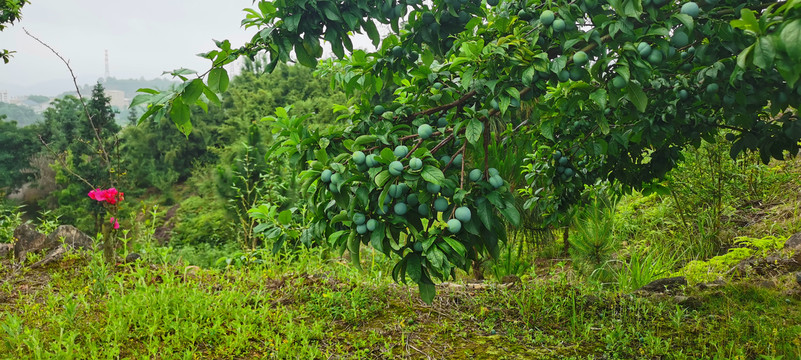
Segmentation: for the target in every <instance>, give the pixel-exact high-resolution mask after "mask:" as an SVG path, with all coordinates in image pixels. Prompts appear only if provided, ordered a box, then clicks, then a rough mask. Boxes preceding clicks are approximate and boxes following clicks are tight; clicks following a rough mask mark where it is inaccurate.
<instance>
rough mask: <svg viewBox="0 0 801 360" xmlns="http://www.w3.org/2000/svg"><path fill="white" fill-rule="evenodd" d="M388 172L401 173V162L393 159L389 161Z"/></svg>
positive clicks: (393, 174)
mask: <svg viewBox="0 0 801 360" xmlns="http://www.w3.org/2000/svg"><path fill="white" fill-rule="evenodd" d="M389 173H390V175H392V176H399V175H400V174H402V173H403V163H401V162H400V161H397V160H396V161H393V162H391V163H389Z"/></svg>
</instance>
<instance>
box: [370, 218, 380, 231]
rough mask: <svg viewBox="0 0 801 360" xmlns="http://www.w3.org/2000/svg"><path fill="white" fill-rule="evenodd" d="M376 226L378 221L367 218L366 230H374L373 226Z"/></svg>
mask: <svg viewBox="0 0 801 360" xmlns="http://www.w3.org/2000/svg"><path fill="white" fill-rule="evenodd" d="M376 226H378V221H376V220H375V219H370V220H367V230H368V231H375V227H376Z"/></svg>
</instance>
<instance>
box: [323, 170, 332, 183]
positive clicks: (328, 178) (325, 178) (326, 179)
mask: <svg viewBox="0 0 801 360" xmlns="http://www.w3.org/2000/svg"><path fill="white" fill-rule="evenodd" d="M333 174H334V172H333V171H331V170H328V169H325V170H323V172H322V174H320V180H322V182H324V183H328V182H330V181H331V175H333Z"/></svg>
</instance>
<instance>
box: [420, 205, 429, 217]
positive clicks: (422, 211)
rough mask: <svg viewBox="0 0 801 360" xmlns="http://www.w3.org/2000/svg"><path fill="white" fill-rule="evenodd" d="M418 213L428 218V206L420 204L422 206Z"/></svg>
mask: <svg viewBox="0 0 801 360" xmlns="http://www.w3.org/2000/svg"><path fill="white" fill-rule="evenodd" d="M417 213H418V214H420V216H428V214H429V211H428V205H426V204H420V206H418V207H417Z"/></svg>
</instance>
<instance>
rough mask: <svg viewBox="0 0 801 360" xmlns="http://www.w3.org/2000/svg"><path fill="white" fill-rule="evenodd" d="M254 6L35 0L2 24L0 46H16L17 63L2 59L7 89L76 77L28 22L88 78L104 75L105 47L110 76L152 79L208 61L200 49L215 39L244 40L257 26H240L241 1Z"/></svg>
mask: <svg viewBox="0 0 801 360" xmlns="http://www.w3.org/2000/svg"><path fill="white" fill-rule="evenodd" d="M252 6H253V4H252V2H251V0H135V1H130V0H128V1H120V0H31V3H30V4H28V5H26V6H25V7H24V8H23V12H22V20H21V21H20V22H17V23H15V25H14V26H12V27H10V28H6V29H5V31H3V32H0V48H4V49H9V50H15V51H17V53H16V54H14V57H13V58H12V60H11V62H10V63H8V64H3V63H2V61H0V91H3V90H8V91H9V92H10V93H13V92H15V91H14V89H10V87H11V88H14V87H29V86H32V85H35V84H39V83H45V82H58V83H63V82H65V81H67V80H68V79H69V73H68V72H67V69H66V67H65V66H64V65H63V64H62V63H61V62H60V61H59V60H58V58H56V56H55V55H53V54H52V53H50V52H49V50H47V49H46V48H44V47H43V46H42V45H40V44H38V43H37V42H36V41H35V40H33V39H31V38H30V37H28V36H27V35H25V33H24V32H23V30H22V28H23V27H25V28H26V29H28V31H30V32H31V33H32V34H33V35H35V36H37V37H39V38H40V39H42V40H43V41H44V42H46V43H48V44H49V45H50V46H52V47H54V48H55V49H56V50H57V51H59V52H60V53H61V55H62V56H64V57H65V58H67V59H68V60H70V65H71V66H72V67H73V70H75V72H76V75H77V76H78V80H79V83H81V84H86V83H93V82H94V81H96V80H97V79H98V78H99V77H102V76H103V73H104V72H105V65H104V51H105V50H108V52H109V62H110V73H111V76H113V77H116V78H118V79H125V78H139V77H145V78H147V79H150V78H154V77H158V76H160V75H161V73H162V72H163V71H166V70H173V69H177V68H180V67H187V68H190V69H193V70H198V71H201V70H205V69H207V68H208V64H209V63H210V62H209V61H208V60H205V59H201V58H199V57H197V56H195V55H196V54H198V53H201V52H206V51H209V50H213V49H215V48H216V47H215V45H214V42H213V41H212V39H217V40H223V39H229V40H231V42H232V44H233V46H234V47H237V46H240V45H242V44H244V43H245V42H246V41H247V40H248V39H250V37H251V34H253V33H254V32H255V31H256V30H255V29H250V30H249V31H245V30H244V29H243V28H242V27H240V26H239V24H240V21H241V20H242V18H244V16H245V15H244V12H243V11H242V9H244V8H246V7H252ZM67 84H68V83H67ZM66 90H69V88H65V89H63V90H62V91H66Z"/></svg>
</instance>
